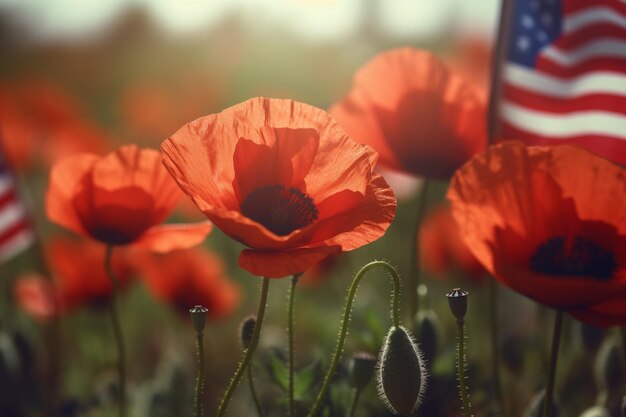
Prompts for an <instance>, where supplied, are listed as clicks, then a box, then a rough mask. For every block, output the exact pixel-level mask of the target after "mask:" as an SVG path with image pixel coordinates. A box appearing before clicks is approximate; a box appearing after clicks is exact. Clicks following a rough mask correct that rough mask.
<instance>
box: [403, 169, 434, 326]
mask: <svg viewBox="0 0 626 417" xmlns="http://www.w3.org/2000/svg"><path fill="white" fill-rule="evenodd" d="M428 188H429V181H428V180H427V179H424V183H423V185H422V192H421V194H420V197H419V201H418V203H417V208H416V214H415V224H414V229H413V235H412V236H411V239H412V242H413V245H411V256H410V257H409V259H410V262H411V264H410V265H409V277H408V280H407V287H408V288H407V292H408V301H409V328H410V329H413V328H415V316H416V315H417V312H418V311H419V297H418V295H417V288H418V287H419V285H420V281H421V267H420V256H419V230H420V227H421V225H422V219H423V217H424V212H425V211H426V205H427V204H426V203H427V202H428Z"/></svg>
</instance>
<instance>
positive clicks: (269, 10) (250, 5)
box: [0, 0, 499, 41]
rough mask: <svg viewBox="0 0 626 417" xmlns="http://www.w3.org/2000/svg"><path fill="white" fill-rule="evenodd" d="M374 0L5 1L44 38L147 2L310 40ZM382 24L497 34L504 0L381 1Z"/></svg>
mask: <svg viewBox="0 0 626 417" xmlns="http://www.w3.org/2000/svg"><path fill="white" fill-rule="evenodd" d="M368 4H370V2H369V1H368V0H100V1H94V0H0V9H3V10H6V9H8V10H11V11H12V12H13V13H14V16H15V17H16V18H17V19H18V20H19V21H20V22H24V23H26V24H27V25H28V26H29V28H31V29H32V30H34V31H35V32H36V33H37V35H38V36H39V37H40V38H43V39H50V38H72V39H76V38H77V37H78V38H81V39H87V38H89V37H91V36H97V35H98V34H99V33H100V32H101V31H103V30H105V29H106V27H107V25H108V24H109V23H111V21H112V20H114V19H115V17H117V16H119V14H120V13H121V12H122V11H123V10H124V8H126V7H128V6H131V5H132V6H142V7H146V8H147V10H149V12H150V14H151V15H152V16H154V17H155V18H156V20H157V21H158V22H159V23H160V24H161V25H162V26H163V27H164V28H165V29H167V30H169V31H171V32H174V33H186V32H193V31H195V30H198V29H201V28H203V27H207V26H209V25H211V24H212V23H213V22H216V21H218V20H219V19H220V18H221V17H222V16H224V15H225V14H226V13H229V12H232V11H236V12H241V13H244V14H245V15H248V16H251V17H253V18H254V19H258V21H260V22H262V23H263V24H265V25H276V26H286V27H288V28H290V29H291V30H292V31H293V32H294V34H296V35H298V36H301V37H303V38H307V39H310V40H318V41H328V40H333V39H338V38H341V37H344V36H346V35H349V34H350V33H351V31H353V30H354V29H355V28H356V27H357V25H358V23H359V19H360V17H361V15H362V11H363V10H362V8H363V7H367V5H368ZM379 4H380V10H376V11H375V13H376V15H377V16H378V17H379V20H378V22H379V25H380V29H381V30H383V31H385V32H386V33H387V34H389V35H390V36H396V37H402V38H406V37H429V36H433V35H437V34H440V33H441V32H442V31H447V30H449V29H450V27H451V26H452V27H454V28H457V27H460V28H467V29H472V30H479V31H482V32H484V33H485V34H486V35H491V34H492V33H493V30H494V28H495V25H496V20H497V14H498V8H499V0H471V1H470V0H380V2H379Z"/></svg>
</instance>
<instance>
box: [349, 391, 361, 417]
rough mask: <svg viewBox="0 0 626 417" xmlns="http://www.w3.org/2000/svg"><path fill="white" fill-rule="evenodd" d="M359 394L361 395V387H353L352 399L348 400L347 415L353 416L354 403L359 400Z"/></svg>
mask: <svg viewBox="0 0 626 417" xmlns="http://www.w3.org/2000/svg"><path fill="white" fill-rule="evenodd" d="M360 396H361V389H360V388H355V389H354V392H353V394H352V401H351V402H350V412H348V417H354V411H355V410H356V405H357V403H358V402H359V397H360Z"/></svg>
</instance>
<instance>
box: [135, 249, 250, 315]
mask: <svg viewBox="0 0 626 417" xmlns="http://www.w3.org/2000/svg"><path fill="white" fill-rule="evenodd" d="M140 265H141V269H142V278H143V279H144V281H145V283H146V285H147V287H148V289H149V290H150V292H152V293H153V294H154V296H155V297H156V298H157V299H159V300H161V301H164V302H166V303H168V304H171V305H173V307H175V308H176V310H177V311H178V312H180V313H181V314H182V315H183V316H185V317H189V309H190V308H191V307H193V306H195V305H202V306H204V307H206V308H207V309H208V310H209V312H208V314H209V316H210V317H222V316H225V315H227V314H229V313H230V312H232V311H233V309H234V308H235V307H236V306H237V304H238V302H239V298H240V293H239V287H238V286H237V285H235V284H234V283H233V282H231V281H229V280H228V278H227V277H226V274H225V272H224V265H223V263H222V261H221V259H220V258H219V257H217V256H216V255H214V254H212V253H209V252H207V251H204V250H200V249H190V250H178V251H173V252H170V253H167V254H149V255H147V256H144V257H142V258H141V261H140Z"/></svg>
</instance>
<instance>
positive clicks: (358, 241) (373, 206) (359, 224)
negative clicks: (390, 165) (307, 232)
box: [311, 174, 397, 251]
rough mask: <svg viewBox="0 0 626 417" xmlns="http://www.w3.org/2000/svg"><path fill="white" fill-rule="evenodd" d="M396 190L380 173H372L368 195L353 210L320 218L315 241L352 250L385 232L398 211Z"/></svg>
mask: <svg viewBox="0 0 626 417" xmlns="http://www.w3.org/2000/svg"><path fill="white" fill-rule="evenodd" d="M396 208H397V202H396V198H395V196H394V194H393V190H392V189H391V187H390V186H389V185H388V184H387V182H386V181H385V179H384V178H383V177H381V176H380V175H378V174H374V175H373V176H372V181H371V182H370V183H369V185H368V187H367V192H366V194H365V197H364V198H363V199H362V200H361V201H360V202H359V204H358V205H356V206H355V207H353V208H352V209H351V210H350V211H348V212H344V213H341V214H338V215H336V216H334V217H331V218H328V219H326V220H321V221H319V222H318V224H317V226H316V228H315V235H314V236H313V237H312V238H311V242H320V241H324V243H325V244H326V245H328V246H334V245H338V246H340V247H341V249H342V251H350V250H353V249H357V248H359V247H361V246H363V245H366V244H368V243H370V242H373V241H374V240H376V239H378V238H380V237H381V236H382V235H384V234H385V232H386V231H387V229H388V228H389V225H390V224H391V222H392V221H393V218H394V216H395V214H396Z"/></svg>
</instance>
